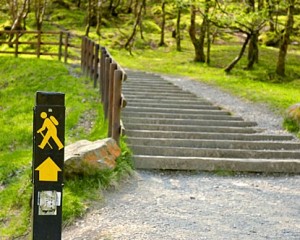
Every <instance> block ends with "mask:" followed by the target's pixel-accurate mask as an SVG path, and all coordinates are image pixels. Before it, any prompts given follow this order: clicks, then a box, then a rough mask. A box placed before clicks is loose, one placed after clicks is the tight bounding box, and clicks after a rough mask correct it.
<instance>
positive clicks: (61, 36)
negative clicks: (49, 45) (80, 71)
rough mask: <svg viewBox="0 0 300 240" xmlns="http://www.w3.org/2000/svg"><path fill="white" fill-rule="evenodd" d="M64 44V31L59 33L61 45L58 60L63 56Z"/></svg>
mask: <svg viewBox="0 0 300 240" xmlns="http://www.w3.org/2000/svg"><path fill="white" fill-rule="evenodd" d="M62 44H63V32H60V33H59V45H58V60H59V61H61V57H62Z"/></svg>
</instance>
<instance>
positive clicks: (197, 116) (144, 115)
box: [122, 111, 243, 121]
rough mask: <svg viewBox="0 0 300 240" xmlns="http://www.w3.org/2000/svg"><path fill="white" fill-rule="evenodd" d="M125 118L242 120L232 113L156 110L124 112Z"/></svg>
mask: <svg viewBox="0 0 300 240" xmlns="http://www.w3.org/2000/svg"><path fill="white" fill-rule="evenodd" d="M122 116H123V119H124V118H128V117H134V118H167V119H168V118H171V119H174V118H176V119H202V120H230V121H242V120H243V119H242V118H241V117H234V116H231V115H210V114H178V113H156V112H149V113H148V112H142V113H139V112H126V111H123V112H122Z"/></svg>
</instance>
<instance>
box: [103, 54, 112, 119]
mask: <svg viewBox="0 0 300 240" xmlns="http://www.w3.org/2000/svg"><path fill="white" fill-rule="evenodd" d="M110 64H111V58H110V57H106V58H105V77H104V82H103V107H104V117H105V119H107V117H108V86H109V73H110V72H109V70H110V69H109V68H110Z"/></svg>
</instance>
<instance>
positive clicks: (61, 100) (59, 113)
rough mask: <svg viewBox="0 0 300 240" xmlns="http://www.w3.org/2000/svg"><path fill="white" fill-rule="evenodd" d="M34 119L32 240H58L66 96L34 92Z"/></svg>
mask: <svg viewBox="0 0 300 240" xmlns="http://www.w3.org/2000/svg"><path fill="white" fill-rule="evenodd" d="M33 112H34V116H33V162H32V183H33V200H32V217H33V219H32V239H33V240H47V239H49V240H60V239H61V232H62V196H63V194H62V192H63V191H62V190H63V168H64V139H65V95H64V94H63V93H54V92H37V93H36V106H35V107H34V111H33Z"/></svg>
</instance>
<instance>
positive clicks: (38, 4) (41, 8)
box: [34, 0, 47, 31]
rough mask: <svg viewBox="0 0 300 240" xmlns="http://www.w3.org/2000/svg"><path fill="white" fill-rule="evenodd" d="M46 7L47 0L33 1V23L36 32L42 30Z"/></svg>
mask: <svg viewBox="0 0 300 240" xmlns="http://www.w3.org/2000/svg"><path fill="white" fill-rule="evenodd" d="M46 7H47V0H44V1H43V3H42V0H35V2H34V8H35V9H34V11H35V21H36V28H37V30H39V31H40V30H42V26H43V21H44V16H45V11H46Z"/></svg>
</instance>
